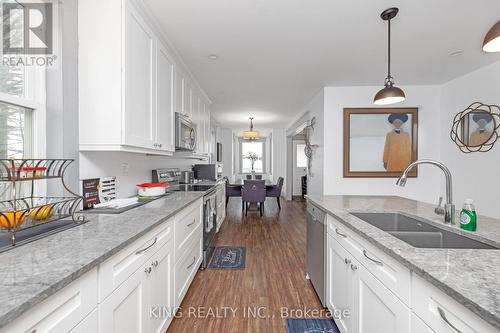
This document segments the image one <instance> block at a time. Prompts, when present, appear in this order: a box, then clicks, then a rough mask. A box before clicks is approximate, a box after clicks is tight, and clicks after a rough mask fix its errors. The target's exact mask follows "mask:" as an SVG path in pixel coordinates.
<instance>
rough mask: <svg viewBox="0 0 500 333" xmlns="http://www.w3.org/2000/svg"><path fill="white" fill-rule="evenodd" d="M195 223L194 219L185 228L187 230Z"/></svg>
mask: <svg viewBox="0 0 500 333" xmlns="http://www.w3.org/2000/svg"><path fill="white" fill-rule="evenodd" d="M195 223H196V219H194V220H193V222H191V223H189V224H188V225H187V227H188V228H189V227H190V226H192V225H193V224H195Z"/></svg>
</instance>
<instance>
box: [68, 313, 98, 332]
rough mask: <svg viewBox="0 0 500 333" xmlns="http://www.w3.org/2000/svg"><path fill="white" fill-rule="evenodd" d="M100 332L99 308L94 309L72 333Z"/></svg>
mask: <svg viewBox="0 0 500 333" xmlns="http://www.w3.org/2000/svg"><path fill="white" fill-rule="evenodd" d="M89 332H99V314H98V312H97V309H94V311H92V312H91V313H90V314H89V315H88V316H87V317H85V318H84V319H83V320H82V321H81V322H80V323H79V324H78V325H76V327H75V328H73V329H72V330H71V331H70V333H89Z"/></svg>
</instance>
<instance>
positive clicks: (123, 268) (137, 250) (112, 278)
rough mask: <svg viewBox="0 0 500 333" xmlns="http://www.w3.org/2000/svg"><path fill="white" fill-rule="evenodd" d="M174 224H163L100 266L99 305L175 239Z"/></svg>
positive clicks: (168, 222)
mask: <svg viewBox="0 0 500 333" xmlns="http://www.w3.org/2000/svg"><path fill="white" fill-rule="evenodd" d="M172 222H173V220H169V221H167V222H164V223H162V224H161V225H160V226H158V227H156V228H155V229H153V230H151V231H150V232H148V233H147V234H146V235H144V236H142V237H141V238H139V239H138V240H136V241H135V242H133V243H132V244H131V245H129V246H127V247H126V248H125V249H123V250H121V251H120V252H118V253H117V254H115V255H114V256H112V257H111V258H109V259H108V260H106V261H104V262H103V263H102V264H101V265H100V266H99V303H100V302H102V301H103V300H104V299H105V298H106V297H108V296H109V295H110V294H111V293H112V292H113V290H115V289H116V288H117V287H118V286H119V285H120V284H122V283H123V282H124V281H125V280H126V279H127V278H128V277H130V276H131V275H132V274H133V273H134V272H135V271H136V270H137V269H138V268H139V267H141V266H142V265H143V264H144V263H145V262H146V260H147V259H148V258H149V257H151V255H152V254H153V253H155V252H156V251H157V250H158V249H159V248H160V247H161V246H162V245H163V244H165V243H166V242H167V241H168V240H169V239H171V238H172V237H173V223H172Z"/></svg>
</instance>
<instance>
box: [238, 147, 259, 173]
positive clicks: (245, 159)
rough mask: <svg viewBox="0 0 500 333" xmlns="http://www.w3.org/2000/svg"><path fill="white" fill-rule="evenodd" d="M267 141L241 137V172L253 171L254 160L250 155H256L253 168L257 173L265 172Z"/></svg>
mask: <svg viewBox="0 0 500 333" xmlns="http://www.w3.org/2000/svg"><path fill="white" fill-rule="evenodd" d="M264 143H265V141H264V140H258V141H245V140H243V139H240V171H241V173H250V172H252V160H251V159H250V158H249V156H256V158H257V160H254V163H253V170H254V171H255V172H257V173H265V167H264V166H265V146H264Z"/></svg>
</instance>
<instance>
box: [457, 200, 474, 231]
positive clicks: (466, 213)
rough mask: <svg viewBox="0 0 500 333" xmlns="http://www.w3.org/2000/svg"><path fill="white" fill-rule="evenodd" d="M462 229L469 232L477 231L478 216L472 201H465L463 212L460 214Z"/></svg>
mask: <svg viewBox="0 0 500 333" xmlns="http://www.w3.org/2000/svg"><path fill="white" fill-rule="evenodd" d="M460 228H462V229H464V230H468V231H476V228H477V214H476V209H475V208H474V201H473V200H472V199H465V201H464V205H463V207H462V212H460Z"/></svg>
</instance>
